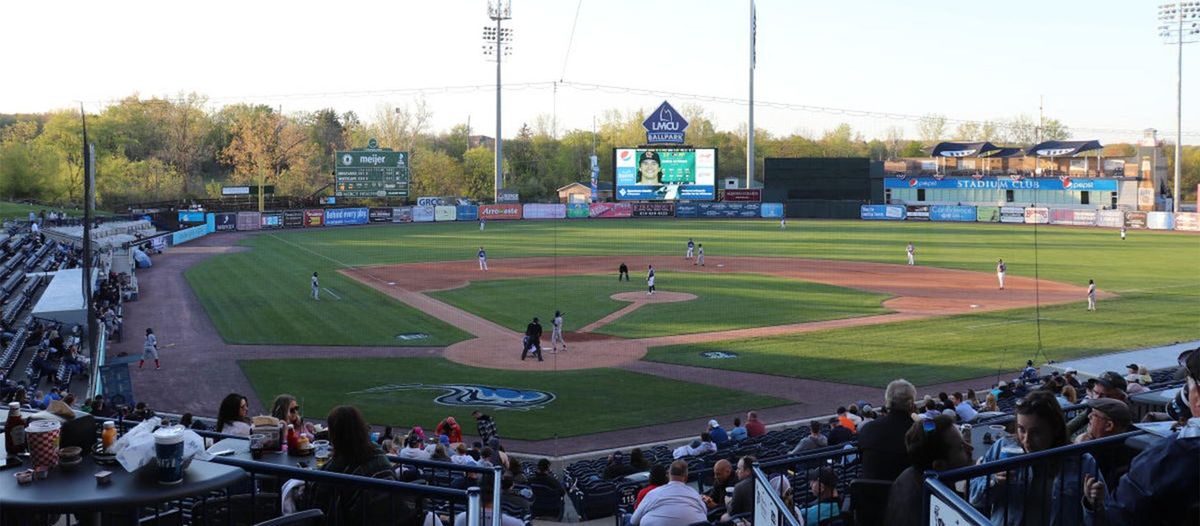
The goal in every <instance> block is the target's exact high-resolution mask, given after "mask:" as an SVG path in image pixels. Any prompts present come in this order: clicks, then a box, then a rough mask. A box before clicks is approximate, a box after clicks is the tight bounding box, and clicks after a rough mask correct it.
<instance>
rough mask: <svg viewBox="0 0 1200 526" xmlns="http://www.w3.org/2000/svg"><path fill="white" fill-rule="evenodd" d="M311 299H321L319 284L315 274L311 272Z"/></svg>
mask: <svg viewBox="0 0 1200 526" xmlns="http://www.w3.org/2000/svg"><path fill="white" fill-rule="evenodd" d="M312 299H314V300H320V299H321V283H320V282H319V281H317V273H316V272H313V275H312Z"/></svg>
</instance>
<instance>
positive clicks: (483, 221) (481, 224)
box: [479, 217, 487, 232]
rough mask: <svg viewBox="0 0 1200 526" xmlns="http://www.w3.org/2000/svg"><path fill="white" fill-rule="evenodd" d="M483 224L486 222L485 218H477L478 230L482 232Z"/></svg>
mask: <svg viewBox="0 0 1200 526" xmlns="http://www.w3.org/2000/svg"><path fill="white" fill-rule="evenodd" d="M485 224H487V220H486V219H484V218H482V217H481V218H479V231H480V232H483V225H485Z"/></svg>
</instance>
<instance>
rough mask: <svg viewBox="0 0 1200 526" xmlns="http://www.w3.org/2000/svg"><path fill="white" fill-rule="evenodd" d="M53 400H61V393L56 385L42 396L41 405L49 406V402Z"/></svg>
mask: <svg viewBox="0 0 1200 526" xmlns="http://www.w3.org/2000/svg"><path fill="white" fill-rule="evenodd" d="M55 400H62V394H61V393H59V391H58V387H51V388H50V392H49V393H47V394H46V396H44V397H42V401H41V406H42V407H43V408H45V407H49V406H50V402H53V401H55Z"/></svg>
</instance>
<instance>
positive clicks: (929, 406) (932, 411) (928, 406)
mask: <svg viewBox="0 0 1200 526" xmlns="http://www.w3.org/2000/svg"><path fill="white" fill-rule="evenodd" d="M940 414H942V410H941V409H938V403H937V402H936V401H935V400H933V399H932V398H929V399H926V400H925V412H924V413H921V416H922V417H924V418H933V417H935V416H938V415H940Z"/></svg>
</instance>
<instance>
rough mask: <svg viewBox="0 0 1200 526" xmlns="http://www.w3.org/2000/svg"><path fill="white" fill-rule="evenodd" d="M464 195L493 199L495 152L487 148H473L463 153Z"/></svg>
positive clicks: (473, 197) (480, 198) (472, 197)
mask: <svg viewBox="0 0 1200 526" xmlns="http://www.w3.org/2000/svg"><path fill="white" fill-rule="evenodd" d="M462 173H463V192H462V193H463V196H464V197H469V198H471V199H478V200H491V198H492V197H493V196H494V195H495V187H496V182H495V180H494V179H495V177H494V176H495V173H496V167H495V154H494V153H492V151H491V150H489V149H487V148H471V149H470V150H467V151H466V153H464V154H463V162H462Z"/></svg>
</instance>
